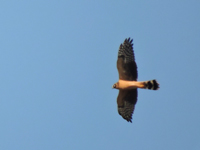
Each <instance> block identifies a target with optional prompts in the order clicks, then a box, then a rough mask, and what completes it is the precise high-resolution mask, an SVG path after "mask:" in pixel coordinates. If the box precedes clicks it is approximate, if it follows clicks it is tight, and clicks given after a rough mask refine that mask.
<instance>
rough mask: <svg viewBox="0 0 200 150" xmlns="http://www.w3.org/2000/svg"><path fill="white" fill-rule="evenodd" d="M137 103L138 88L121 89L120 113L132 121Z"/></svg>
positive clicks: (119, 98)
mask: <svg viewBox="0 0 200 150" xmlns="http://www.w3.org/2000/svg"><path fill="white" fill-rule="evenodd" d="M136 103H137V89H134V90H119V95H118V97H117V105H118V113H119V114H120V115H121V116H122V117H123V118H124V119H126V120H127V121H128V122H132V114H133V112H134V109H135V104H136Z"/></svg>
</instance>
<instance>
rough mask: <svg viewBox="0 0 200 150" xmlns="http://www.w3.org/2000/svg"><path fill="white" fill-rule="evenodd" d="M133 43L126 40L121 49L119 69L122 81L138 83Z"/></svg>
mask: <svg viewBox="0 0 200 150" xmlns="http://www.w3.org/2000/svg"><path fill="white" fill-rule="evenodd" d="M132 41H133V39H132V40H130V38H128V39H125V40H124V43H123V44H121V45H120V47H119V52H118V59H117V69H118V73H119V79H122V80H129V81H136V80H137V77H138V74H137V65H136V62H135V56H134V53H133V44H132Z"/></svg>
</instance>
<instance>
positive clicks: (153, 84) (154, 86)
mask: <svg viewBox="0 0 200 150" xmlns="http://www.w3.org/2000/svg"><path fill="white" fill-rule="evenodd" d="M144 83H145V89H149V90H158V89H159V88H160V87H159V83H158V82H157V81H156V80H149V81H145V82H144Z"/></svg>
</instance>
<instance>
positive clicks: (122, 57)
mask: <svg viewBox="0 0 200 150" xmlns="http://www.w3.org/2000/svg"><path fill="white" fill-rule="evenodd" d="M132 41H133V40H130V38H128V39H125V40H124V43H123V44H121V45H120V47H119V52H118V59H117V69H118V72H119V81H118V82H117V83H115V84H114V85H113V88H115V89H118V90H119V94H118V97H117V105H118V113H119V114H120V115H121V116H122V117H123V118H124V119H126V120H127V121H128V122H132V114H133V111H134V109H135V104H136V102H137V95H138V93H137V88H141V89H150V90H157V89H159V84H158V82H157V81H156V80H149V81H140V82H139V81H137V77H138V74H137V65H136V62H135V58H134V53H133V44H132Z"/></svg>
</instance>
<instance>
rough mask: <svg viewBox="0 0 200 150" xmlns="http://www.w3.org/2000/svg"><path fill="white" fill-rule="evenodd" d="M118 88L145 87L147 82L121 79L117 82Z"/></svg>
mask: <svg viewBox="0 0 200 150" xmlns="http://www.w3.org/2000/svg"><path fill="white" fill-rule="evenodd" d="M115 85H116V87H114V88H116V89H120V90H131V89H136V88H145V82H138V81H127V80H121V79H120V80H119V81H118V82H117V83H116V84H115Z"/></svg>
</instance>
